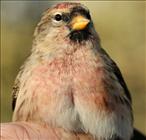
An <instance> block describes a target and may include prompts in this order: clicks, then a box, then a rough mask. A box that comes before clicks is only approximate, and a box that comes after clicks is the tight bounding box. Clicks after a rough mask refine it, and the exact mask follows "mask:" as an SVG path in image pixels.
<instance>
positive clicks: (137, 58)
mask: <svg viewBox="0 0 146 140" xmlns="http://www.w3.org/2000/svg"><path fill="white" fill-rule="evenodd" d="M54 3H57V1H56V2H51V1H1V122H8V121H11V116H12V111H11V91H12V85H13V82H14V79H15V77H16V75H17V73H18V71H19V67H20V66H21V65H22V64H23V62H24V61H25V59H26V57H27V56H28V55H29V53H30V49H31V43H32V35H33V31H34V28H35V26H36V24H37V22H38V21H39V19H40V16H41V13H42V12H43V11H44V10H45V9H47V8H48V7H50V6H51V5H52V4H54ZM82 3H84V4H85V5H86V6H87V7H88V8H89V9H90V11H91V15H92V19H93V21H94V24H95V27H96V30H97V31H98V33H99V35H100V38H101V41H102V46H103V48H104V49H105V50H106V51H107V52H108V53H109V54H110V56H111V57H112V58H113V59H114V60H115V62H116V63H117V64H118V66H119V67H120V69H121V72H122V73H123V76H124V78H125V81H126V83H127V85H128V87H129V90H130V91H131V95H132V98H133V110H134V118H135V122H134V125H135V126H136V127H137V128H138V129H139V130H141V131H142V132H144V133H145V134H146V69H145V68H146V67H145V66H146V63H145V60H146V59H145V58H146V54H145V53H146V52H145V51H146V50H145V47H146V42H145V39H146V38H145V35H146V28H145V26H146V23H145V19H146V15H145V13H146V11H145V8H146V3H145V2H144V1H121V2H120V1H117V2H116V1H103V2H100V1H92V2H89V1H82Z"/></svg>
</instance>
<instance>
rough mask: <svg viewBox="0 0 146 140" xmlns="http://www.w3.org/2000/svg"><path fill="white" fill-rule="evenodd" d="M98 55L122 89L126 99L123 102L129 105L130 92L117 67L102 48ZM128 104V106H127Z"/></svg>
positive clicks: (130, 100)
mask: <svg viewBox="0 0 146 140" xmlns="http://www.w3.org/2000/svg"><path fill="white" fill-rule="evenodd" d="M100 53H101V54H102V56H101V57H102V58H103V60H104V62H105V63H106V65H107V67H108V70H109V71H111V72H112V73H114V75H115V76H116V77H117V79H118V82H119V83H120V85H121V86H122V87H123V89H124V91H125V92H124V93H125V96H126V97H125V98H127V99H126V100H125V101H126V102H127V103H128V102H129V103H130V104H131V102H132V99H131V95H130V92H129V90H128V87H127V85H126V83H125V81H124V78H123V76H122V74H121V72H120V69H119V68H118V66H117V65H116V63H115V62H114V61H113V60H112V59H111V58H110V56H109V55H108V54H107V53H106V51H105V50H104V49H103V48H100ZM129 103H128V104H129Z"/></svg>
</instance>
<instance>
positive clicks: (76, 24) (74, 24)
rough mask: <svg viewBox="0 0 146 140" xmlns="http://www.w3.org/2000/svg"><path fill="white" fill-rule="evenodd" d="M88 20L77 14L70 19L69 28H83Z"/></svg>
mask: <svg viewBox="0 0 146 140" xmlns="http://www.w3.org/2000/svg"><path fill="white" fill-rule="evenodd" d="M89 22H90V20H89V19H87V18H85V17H83V16H81V15H78V16H76V17H74V18H73V19H72V21H71V23H70V24H71V29H72V30H83V29H85V28H86V26H87V25H88V23H89Z"/></svg>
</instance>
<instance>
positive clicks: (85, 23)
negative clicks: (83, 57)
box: [34, 2, 95, 44]
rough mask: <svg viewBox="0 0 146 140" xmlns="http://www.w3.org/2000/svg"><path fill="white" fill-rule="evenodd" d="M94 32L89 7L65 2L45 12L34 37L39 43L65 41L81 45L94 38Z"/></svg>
mask: <svg viewBox="0 0 146 140" xmlns="http://www.w3.org/2000/svg"><path fill="white" fill-rule="evenodd" d="M93 32H94V27H93V22H92V20H91V16H90V13H89V10H88V9H87V7H85V6H84V5H82V4H80V3H68V2H65V3H60V4H57V5H55V6H53V7H51V8H49V9H48V10H46V11H45V12H44V14H43V16H42V18H41V21H40V22H39V24H38V25H37V27H36V30H35V33H34V37H35V40H37V42H40V41H45V40H47V41H48V43H49V42H50V41H53V42H54V43H53V44H55V42H56V43H57V44H60V43H61V44H62V43H63V42H64V41H68V42H72V43H73V42H74V43H81V42H85V41H87V40H90V39H91V38H93V37H94V35H93ZM94 33H95V32H94ZM35 42H36V41H35ZM50 44H51V42H50Z"/></svg>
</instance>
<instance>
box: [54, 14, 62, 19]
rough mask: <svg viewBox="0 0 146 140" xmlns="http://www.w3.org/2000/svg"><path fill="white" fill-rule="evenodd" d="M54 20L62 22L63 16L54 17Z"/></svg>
mask: <svg viewBox="0 0 146 140" xmlns="http://www.w3.org/2000/svg"><path fill="white" fill-rule="evenodd" d="M54 19H55V20H56V21H61V20H62V15H61V14H56V15H55V16H54Z"/></svg>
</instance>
